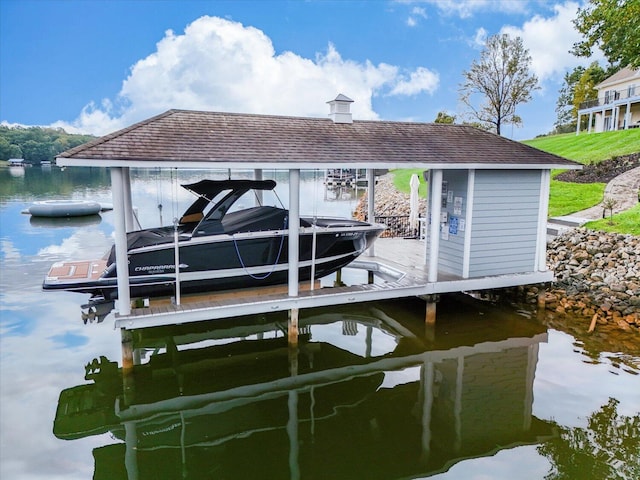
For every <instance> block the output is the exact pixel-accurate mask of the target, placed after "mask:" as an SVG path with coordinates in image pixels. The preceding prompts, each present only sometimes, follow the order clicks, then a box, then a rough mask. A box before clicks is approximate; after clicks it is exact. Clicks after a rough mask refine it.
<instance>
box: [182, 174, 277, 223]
mask: <svg viewBox="0 0 640 480" xmlns="http://www.w3.org/2000/svg"><path fill="white" fill-rule="evenodd" d="M275 185H276V183H275V181H273V180H202V181H200V182H198V183H194V184H189V185H183V187H184V188H186V189H187V190H189V191H191V192H192V193H195V194H196V195H197V196H198V198H197V200H196V201H195V202H194V203H193V204H191V206H190V207H189V208H188V209H187V210H186V211H185V212H184V214H183V216H182V218H181V219H180V224H182V225H189V224H191V225H192V226H193V227H195V225H196V224H198V223H200V222H201V221H204V220H207V221H222V219H223V218H224V216H225V215H227V214H228V213H231V212H236V211H240V210H244V209H247V208H251V207H259V206H273V207H276V208H283V207H282V202H281V201H280V199H279V198H278V196H277V194H276V192H275V190H274V188H275Z"/></svg>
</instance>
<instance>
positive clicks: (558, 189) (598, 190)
mask: <svg viewBox="0 0 640 480" xmlns="http://www.w3.org/2000/svg"><path fill="white" fill-rule="evenodd" d="M605 186H606V185H605V184H604V183H568V182H560V181H558V180H551V188H550V190H549V216H550V217H558V216H561V215H569V214H571V213H575V212H579V211H580V210H585V209H587V208H589V207H593V206H594V205H597V204H598V203H600V202H601V201H602V198H603V196H604V188H605Z"/></svg>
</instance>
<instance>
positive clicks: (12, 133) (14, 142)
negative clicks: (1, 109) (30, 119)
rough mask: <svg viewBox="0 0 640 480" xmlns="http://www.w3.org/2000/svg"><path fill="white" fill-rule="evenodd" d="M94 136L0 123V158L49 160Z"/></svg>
mask: <svg viewBox="0 0 640 480" xmlns="http://www.w3.org/2000/svg"><path fill="white" fill-rule="evenodd" d="M94 138H95V137H94V136H92V135H75V134H71V133H67V132H65V131H64V130H63V129H62V128H43V127H6V126H1V125H0V160H9V159H10V158H22V159H24V161H25V162H27V163H40V162H42V161H50V162H51V161H53V159H54V158H55V156H56V155H58V154H59V153H61V152H64V151H65V150H68V149H70V148H73V147H77V146H78V145H82V144H83V143H86V142H88V141H89V140H93V139H94Z"/></svg>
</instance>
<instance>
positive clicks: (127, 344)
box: [120, 328, 135, 405]
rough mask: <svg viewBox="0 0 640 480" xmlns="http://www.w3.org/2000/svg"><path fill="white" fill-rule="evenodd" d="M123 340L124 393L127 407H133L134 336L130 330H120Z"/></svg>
mask: <svg viewBox="0 0 640 480" xmlns="http://www.w3.org/2000/svg"><path fill="white" fill-rule="evenodd" d="M120 334H121V339H122V392H123V394H124V403H125V405H131V403H132V402H133V399H134V395H135V384H134V379H133V365H134V362H133V334H132V333H131V331H130V330H127V329H124V328H123V329H121V330H120Z"/></svg>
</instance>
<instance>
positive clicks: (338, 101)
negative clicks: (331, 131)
mask: <svg viewBox="0 0 640 480" xmlns="http://www.w3.org/2000/svg"><path fill="white" fill-rule="evenodd" d="M327 103H328V104H329V109H330V110H329V118H331V120H333V123H353V119H352V118H351V105H350V104H351V103H353V100H351V99H350V98H349V97H347V96H346V95H343V94H339V95H338V96H337V97H336V98H335V99H334V100H330V101H328V102H327Z"/></svg>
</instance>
